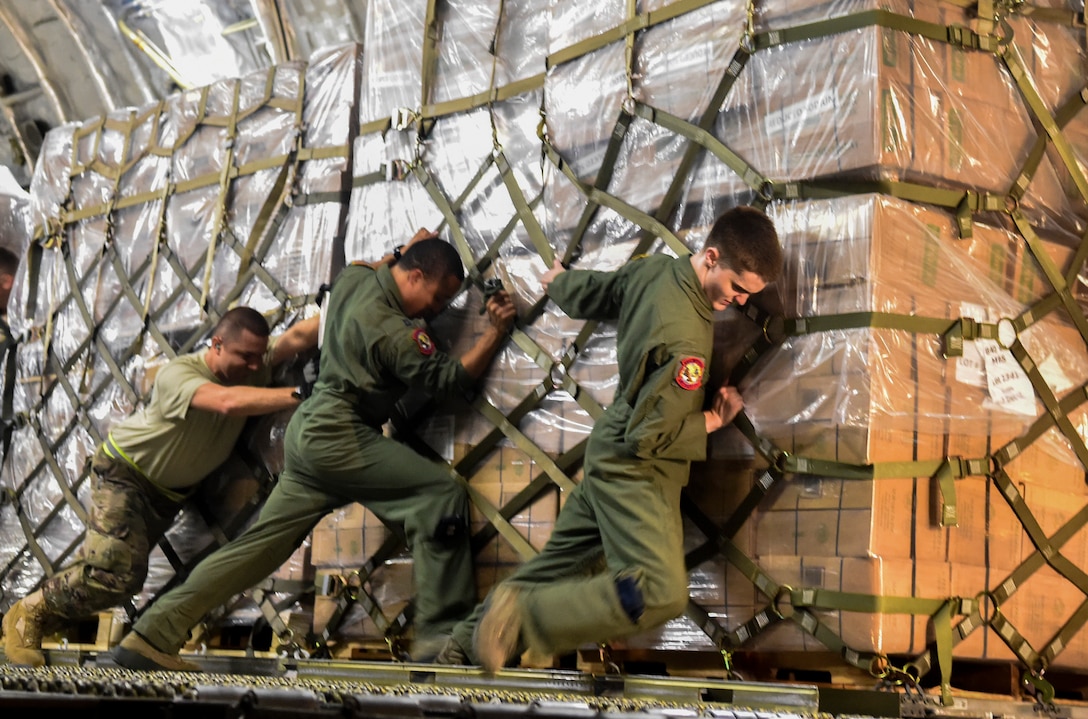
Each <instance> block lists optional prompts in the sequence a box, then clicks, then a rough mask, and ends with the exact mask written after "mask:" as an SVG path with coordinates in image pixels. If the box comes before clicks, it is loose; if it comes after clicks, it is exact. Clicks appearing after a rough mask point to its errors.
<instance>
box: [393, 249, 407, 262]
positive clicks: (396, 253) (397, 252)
mask: <svg viewBox="0 0 1088 719" xmlns="http://www.w3.org/2000/svg"><path fill="white" fill-rule="evenodd" d="M403 249H404V245H397V246H396V247H394V248H393V259H394V260H399V259H400V253H401V250H403Z"/></svg>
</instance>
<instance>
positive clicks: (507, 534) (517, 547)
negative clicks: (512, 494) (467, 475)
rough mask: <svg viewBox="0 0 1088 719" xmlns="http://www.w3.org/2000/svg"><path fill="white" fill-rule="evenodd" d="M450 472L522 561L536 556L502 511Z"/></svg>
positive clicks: (534, 550) (459, 476)
mask: <svg viewBox="0 0 1088 719" xmlns="http://www.w3.org/2000/svg"><path fill="white" fill-rule="evenodd" d="M451 473H452V474H453V475H454V477H455V478H459V479H460V481H461V482H462V483H463V485H464V487H465V489H466V490H467V491H468V494H469V497H470V498H471V499H472V504H473V505H474V506H475V507H476V509H478V510H480V514H482V515H483V516H484V518H485V519H486V520H487V521H488V522H490V523H491V526H493V527H494V528H495V531H497V532H498V533H499V535H500V536H502V538H503V539H505V540H506V541H507V543H508V544H509V545H510V546H511V547H513V549H514V551H515V552H517V553H518V557H520V558H521V561H522V562H527V561H529V560H530V559H532V558H533V557H535V556H536V554H537V551H536V548H534V547H533V545H531V544H529V541H528V540H527V539H525V537H523V536H521V532H519V531H518V530H516V529H514V527H513V526H512V525H511V524H510V522H509V521H508V520H507V519H506V517H504V516H503V515H502V512H501V511H499V509H498V508H497V507H496V506H495V505H494V504H492V503H491V500H489V499H488V498H487V497H485V496H484V495H483V494H481V493H480V491H479V490H478V489H476V488H475V487H473V486H472V484H471V483H470V482H467V481H465V479H464V477H461V475H459V474H457V473H456V472H452V470H451Z"/></svg>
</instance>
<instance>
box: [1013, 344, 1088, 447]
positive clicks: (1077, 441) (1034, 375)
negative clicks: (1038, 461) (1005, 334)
mask: <svg viewBox="0 0 1088 719" xmlns="http://www.w3.org/2000/svg"><path fill="white" fill-rule="evenodd" d="M1009 350H1010V351H1011V352H1012V356H1013V357H1014V358H1015V359H1016V361H1017V362H1018V363H1019V364H1020V367H1021V368H1023V370H1024V374H1026V375H1027V376H1028V379H1030V380H1031V385H1032V387H1033V388H1034V389H1035V394H1036V396H1037V397H1039V399H1041V400H1042V402H1043V405H1044V406H1045V407H1046V410H1047V413H1048V414H1049V415H1050V416H1051V417H1052V418H1053V420H1054V423H1055V425H1057V427H1058V429H1059V430H1060V431H1061V432H1062V434H1063V435H1065V437H1066V438H1067V439H1068V440H1069V443H1070V444H1071V445H1072V448H1073V453H1074V454H1076V455H1077V459H1079V460H1080V462H1081V464H1082V465H1083V466H1085V467H1088V447H1086V446H1085V443H1084V440H1083V439H1082V438H1081V436H1080V433H1079V432H1078V431H1077V428H1076V427H1074V426H1073V422H1072V421H1071V420H1070V419H1069V415H1068V414H1066V412H1065V410H1064V409H1063V407H1062V405H1061V403H1059V402H1058V400H1057V398H1056V397H1055V396H1054V392H1053V391H1052V390H1051V389H1050V385H1049V384H1048V383H1047V381H1046V378H1045V377H1043V374H1042V372H1041V371H1040V370H1039V367H1038V365H1036V364H1035V360H1033V359H1032V358H1031V356H1030V355H1028V352H1027V350H1026V349H1025V348H1024V345H1022V344H1021V343H1020V341H1019V340H1016V341H1015V342H1013V345H1012V347H1010V348H1009Z"/></svg>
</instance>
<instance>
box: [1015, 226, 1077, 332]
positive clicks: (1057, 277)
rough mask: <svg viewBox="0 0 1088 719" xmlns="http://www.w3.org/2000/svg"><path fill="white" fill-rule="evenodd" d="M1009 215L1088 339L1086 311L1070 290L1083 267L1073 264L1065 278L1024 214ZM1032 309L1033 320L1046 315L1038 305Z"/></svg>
mask: <svg viewBox="0 0 1088 719" xmlns="http://www.w3.org/2000/svg"><path fill="white" fill-rule="evenodd" d="M1009 215H1010V217H1012V220H1013V222H1014V223H1016V227H1017V229H1018V230H1020V234H1021V235H1022V236H1023V237H1024V240H1025V241H1026V243H1027V245H1028V249H1029V250H1030V251H1031V254H1032V257H1033V258H1034V259H1035V261H1036V262H1037V263H1038V265H1039V266H1040V267H1041V268H1042V270H1043V273H1044V274H1045V275H1046V278H1047V280H1048V281H1049V282H1050V284H1051V286H1052V287H1054V290H1055V294H1056V295H1057V300H1058V301H1060V303H1061V305H1062V307H1064V308H1065V310H1066V313H1067V314H1068V316H1069V318H1070V319H1071V320H1072V322H1073V325H1074V326H1075V327H1076V328H1077V330H1078V331H1079V332H1080V334H1081V337H1088V318H1085V316H1084V311H1083V310H1082V309H1081V308H1080V305H1079V304H1078V303H1077V301H1076V300H1075V299H1073V294H1072V292H1071V291H1070V290H1069V288H1070V286H1071V285H1072V284H1074V283H1075V282H1076V277H1077V275H1078V274H1079V273H1080V268H1081V266H1080V265H1077V264H1072V265H1071V266H1070V268H1069V270H1068V273H1069V276H1068V277H1066V276H1063V275H1062V274H1061V272H1060V270H1059V269H1058V268H1057V266H1056V265H1055V264H1054V261H1053V260H1052V259H1051V258H1050V255H1049V254H1048V253H1047V251H1046V249H1044V248H1043V245H1042V241H1041V240H1040V239H1039V235H1038V234H1037V233H1036V232H1035V229H1034V228H1033V227H1032V226H1031V223H1030V222H1029V221H1028V219H1027V218H1026V217H1024V214H1023V213H1022V212H1021V211H1020V210H1019V209H1016V210H1013V211H1012V212H1010V213H1009ZM1086 245H1088V243H1083V242H1082V243H1081V247H1080V248H1079V249H1078V252H1077V256H1078V257H1080V256H1084V255H1085V253H1088V247H1086ZM1032 309H1033V310H1034V313H1033V318H1034V317H1039V316H1042V315H1043V314H1045V311H1044V310H1043V308H1042V307H1041V306H1040V305H1036V306H1035V307H1034V308H1032ZM1025 314H1027V313H1025ZM1028 324H1030V323H1028Z"/></svg>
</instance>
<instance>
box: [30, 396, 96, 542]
mask: <svg viewBox="0 0 1088 719" xmlns="http://www.w3.org/2000/svg"><path fill="white" fill-rule="evenodd" d="M30 426H32V427H34V429H35V433H34V435H35V439H37V440H38V444H39V446H41V449H42V457H43V458H44V459H45V462H46V464H47V465H48V466H49V469H50V471H51V472H52V475H53V481H54V483H55V484H56V485H57V487H58V488H59V489H60V493H61V496H63V497H64V501H65V502H66V503H67V504H68V508H69V509H71V510H72V512H73V513H74V514H75V515H76V516H77V517H78V518H79V521H80V522H82V523H83V525H84V526H86V525H87V511H86V510H85V509H84V508H83V505H82V504H81V503H80V501H79V498H78V497H76V494H75V492H73V491H72V488H71V487H70V486H68V482H67V481H65V479H64V470H63V469H61V466H60V463H59V462H58V461H57V456H56V452H55V450H54V449H53V448H52V447H50V446H49V441H48V440H47V439H46V436H45V432H43V431H42V427H41V424H39V422H38V419H37V418H36V417H34V418H32V419H31V422H30Z"/></svg>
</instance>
